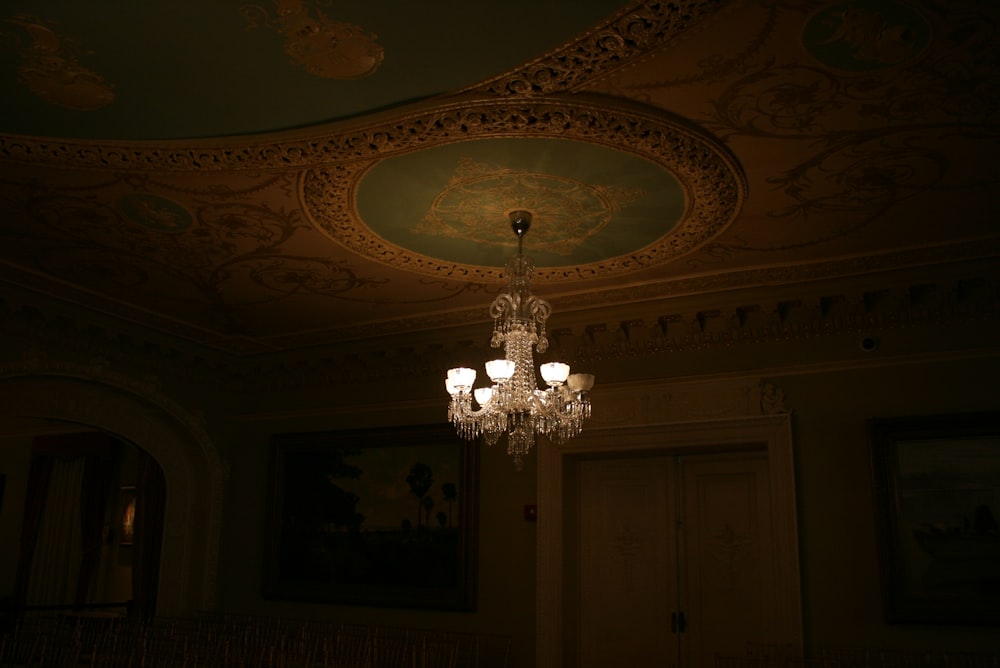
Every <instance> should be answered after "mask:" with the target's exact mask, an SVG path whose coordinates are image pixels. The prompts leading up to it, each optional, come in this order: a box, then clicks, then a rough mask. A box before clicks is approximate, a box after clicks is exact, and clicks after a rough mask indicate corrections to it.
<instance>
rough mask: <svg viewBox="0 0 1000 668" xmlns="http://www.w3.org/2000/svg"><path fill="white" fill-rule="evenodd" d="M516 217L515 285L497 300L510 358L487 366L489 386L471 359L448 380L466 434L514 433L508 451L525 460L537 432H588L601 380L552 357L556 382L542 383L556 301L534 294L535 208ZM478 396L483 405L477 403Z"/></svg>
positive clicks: (496, 320) (551, 376) (453, 418)
mask: <svg viewBox="0 0 1000 668" xmlns="http://www.w3.org/2000/svg"><path fill="white" fill-rule="evenodd" d="M509 217H510V226H511V229H513V230H514V234H515V235H517V255H516V256H515V257H512V258H511V259H510V260H508V262H507V270H506V273H507V280H508V283H507V286H508V287H507V290H508V291H507V292H505V293H502V294H500V295H498V296H497V298H496V299H494V300H493V303H492V304H491V305H490V315H491V316H493V338H492V339H491V341H490V345H491V346H492V347H494V348H499V347H501V346H503V349H504V358H503V359H495V360H493V361H491V362H487V363H486V374H487V375H488V376H489V378H490V380H491V381H492V383H493V384H492V385H491V386H489V387H479V388H475V389H473V384H474V383H475V382H476V370H475V369H470V368H467V367H457V368H454V369H449V370H448V376H447V377H446V378H445V387H446V389H447V390H448V394H450V395H451V401H450V402H449V405H448V420H449V421H450V422H452V423H453V424H454V425H455V429H456V431H458V434H459V435H460V436H461V437H462V438H465V439H467V440H473V439H475V438H478V437H479V436H483V438H484V440H485V441H486V443H487V444H489V445H494V444H496V443H497V442H498V441H499V440H500V437H501V436H502V435H503V434H506V435H507V453H508V454H510V455H511V456H513V458H514V464H515V466H517V468H521V466H522V464H523V457H524V455H526V454H527V453H528V452H529V451H530V450H531V447H532V446H533V445H534V443H535V436H536V435H537V434H544V435H545V436H547V437H548V438H550V439H552V440H553V441H555V442H557V443H562V442H564V441H566V440H568V439H570V438H572V437H574V436H576V435H577V434H579V433H580V431H581V430H582V429H583V422H584V420H586V419H587V418H589V417H590V400H589V399H588V398H587V392H589V391H590V388H592V387H593V386H594V376H593V375H591V374H587V373H574V374H570V372H569V365H568V364H563V363H562V362H548V363H546V364H542V365H541V366H540V367H539V373H540V374H541V377H542V379H543V380H544V381H545V383H546V385H548V387H546V388H545V389H544V390H542V389H539V388H538V383H537V381H536V377H535V366H534V353H533V352H532V347H534V348H535V349H536V350H537V351H538V352H539V353H544V352H545V351H546V350H547V349H548V346H549V342H548V339H547V338H546V336H545V321H546V320H548V318H549V315H551V313H552V306H551V305H550V304H549V303H548V302H547V301H545V300H544V299H539V298H538V297H536V296H535V295H533V294H531V276H532V274H533V273H534V269H535V265H534V263H533V262H532V261H531V258H528V257H525V256H524V235H525V234H526V233H527V232H528V228H529V227H531V214H530V213H529V212H527V211H512V212H511V213H510V214H509ZM473 397H475V401H476V403H477V404H478V405H479V408H478V409H475V408H473V405H472V400H473Z"/></svg>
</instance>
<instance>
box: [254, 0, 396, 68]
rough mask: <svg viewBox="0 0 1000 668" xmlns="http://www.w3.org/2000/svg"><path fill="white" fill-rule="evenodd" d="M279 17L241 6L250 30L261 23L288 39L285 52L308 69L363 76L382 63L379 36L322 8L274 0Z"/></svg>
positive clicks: (291, 1) (261, 10)
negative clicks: (333, 15)
mask: <svg viewBox="0 0 1000 668" xmlns="http://www.w3.org/2000/svg"><path fill="white" fill-rule="evenodd" d="M274 4H275V7H276V11H275V17H274V18H273V19H272V18H271V17H270V16H269V14H268V11H267V10H266V9H265V8H263V7H261V6H259V5H244V6H243V7H242V8H241V10H240V11H241V12H242V14H243V17H244V18H245V19H246V21H247V29H248V30H249V29H252V28H257V27H260V26H261V25H263V26H267V27H269V28H274V29H275V30H277V31H278V32H279V33H280V34H281V36H282V37H284V38H285V45H284V49H285V53H286V54H288V57H289V58H290V59H291V60H292V61H293V62H295V63H297V64H299V65H301V66H302V67H304V68H305V70H306V72H309V74H313V75H315V76H318V77H323V78H326V79H360V78H362V77H367V76H369V75H371V74H373V73H374V72H375V70H377V69H378V67H379V65H381V64H382V59H383V57H384V55H385V54H384V51H383V49H382V47H381V46H379V45H378V43H377V42H376V41H375V40H376V38H377V37H378V36H377V35H375V34H373V33H369V32H366V31H365V30H364V29H363V28H361V27H359V26H356V25H354V24H352V23H345V22H343V21H336V20H333V19H331V18H330V17H328V16H327V15H326V14H324V13H323V12H321V11H318V10H316V11H315V12H312V11H310V10H309V8H308V7H307V6H306V3H305V2H302V0H274Z"/></svg>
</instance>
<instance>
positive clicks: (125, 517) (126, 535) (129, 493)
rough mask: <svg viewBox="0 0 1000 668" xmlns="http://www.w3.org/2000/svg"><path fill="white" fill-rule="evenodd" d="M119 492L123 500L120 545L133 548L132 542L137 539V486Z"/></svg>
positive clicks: (121, 489) (124, 487) (123, 488)
mask: <svg viewBox="0 0 1000 668" xmlns="http://www.w3.org/2000/svg"><path fill="white" fill-rule="evenodd" d="M118 491H119V494H120V497H119V498H120V500H121V522H120V526H119V530H120V531H121V540H119V545H121V546H123V547H131V545H132V540H133V539H134V538H135V500H136V491H135V486H134V485H128V486H123V487H121V488H120V489H119V490H118Z"/></svg>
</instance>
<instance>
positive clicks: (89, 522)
mask: <svg viewBox="0 0 1000 668" xmlns="http://www.w3.org/2000/svg"><path fill="white" fill-rule="evenodd" d="M117 450H118V448H117V447H113V448H112V449H111V454H112V456H109V457H101V456H95V455H90V456H88V457H87V458H86V464H85V466H84V471H83V485H82V489H81V497H80V514H81V516H80V528H81V533H80V540H81V544H80V549H81V555H80V575H79V578H78V581H77V588H76V595H75V597H74V600H73V602H74V603H76V604H77V605H83V604H84V603H87V602H88V600H89V597H90V591H91V589H92V587H93V585H94V581H95V579H96V577H97V570H98V567H99V566H100V563H101V552H102V550H103V549H104V523H105V519H104V518H105V514H106V512H107V508H108V498H109V497H110V495H111V485H112V483H113V482H114V473H115V460H116V459H117Z"/></svg>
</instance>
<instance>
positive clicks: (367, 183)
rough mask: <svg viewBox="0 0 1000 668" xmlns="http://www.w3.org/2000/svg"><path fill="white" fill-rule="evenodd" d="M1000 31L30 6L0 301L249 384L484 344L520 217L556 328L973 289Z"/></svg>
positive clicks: (999, 81)
mask: <svg viewBox="0 0 1000 668" xmlns="http://www.w3.org/2000/svg"><path fill="white" fill-rule="evenodd" d="M132 5H134V6H132ZM998 19H1000V10H998V9H997V7H996V6H995V5H994V3H988V2H974V1H969V2H963V1H961V0H959V1H956V2H948V3H937V2H934V1H931V0H927V1H917V0H900V1H898V2H889V1H884V0H858V1H853V2H808V1H797V0H787V1H778V0H775V1H768V0H748V1H745V2H721V1H720V2H712V1H709V0H682V1H680V2H675V3H660V2H634V3H628V4H623V3H621V2H599V1H596V0H592V1H589V2H580V1H579V0H574V1H573V2H569V1H565V2H564V1H562V0H550V1H548V2H545V3H534V2H527V1H524V2H508V3H505V4H504V6H503V8H502V9H500V8H495V7H492V6H486V5H478V4H475V3H467V2H462V3H458V2H441V3H432V5H431V6H427V5H426V4H425V5H421V4H419V3H404V2H394V3H388V4H386V3H371V2H367V3H364V2H353V1H351V2H336V3H334V2H327V1H324V0H297V1H296V0H273V1H272V0H262V1H261V2H257V3H253V2H241V1H237V0H218V1H217V2H212V3H208V4H207V5H206V6H205V7H199V9H198V11H197V12H194V11H185V10H182V9H178V6H177V3H170V2H161V1H152V0H151V1H149V2H144V3H132V4H131V5H129V6H128V7H119V8H118V11H117V12H116V13H114V14H111V13H110V12H107V11H96V10H95V9H94V8H93V6H88V5H86V3H83V4H81V3H78V2H70V1H68V0H67V1H59V2H57V1H53V2H49V3H45V4H44V5H42V6H39V5H38V3H34V2H28V1H27V0H13V1H11V2H7V3H4V7H3V9H2V10H0V88H2V91H3V100H4V104H3V112H2V113H0V207H2V208H0V211H2V217H0V288H2V292H3V293H5V294H6V293H10V294H14V293H17V294H18V298H19V299H22V300H23V299H30V298H31V295H38V296H39V297H40V298H42V297H44V298H46V299H50V300H51V299H59V300H65V301H66V302H67V303H73V304H75V305H77V308H83V309H86V310H89V311H91V312H95V313H100V314H102V315H103V316H109V317H114V318H120V319H123V320H125V321H129V322H135V323H142V324H143V325H144V326H148V327H152V328H154V329H157V330H159V331H161V332H163V333H164V334H165V335H169V336H171V337H177V339H178V340H183V341H186V342H188V343H190V344H199V345H202V346H207V347H210V348H212V349H214V350H216V351H218V352H220V353H232V354H235V355H253V354H256V353H263V352H274V351H282V350H289V349H292V348H300V347H302V346H309V345H317V344H329V343H336V342H340V341H346V340H353V339H358V338H360V337H371V336H377V335H393V334H401V333H404V332H408V331H413V330H414V329H416V328H420V327H444V326H448V325H456V324H462V323H468V322H475V321H477V320H483V321H485V320H488V313H487V308H486V307H487V305H488V303H489V301H490V299H491V298H492V295H493V294H494V293H496V292H497V291H499V290H501V289H502V288H503V287H504V280H503V276H502V272H503V265H504V262H505V260H506V258H507V257H509V256H510V255H511V254H513V252H514V250H515V248H516V240H515V238H514V236H513V234H512V233H511V231H510V229H509V227H508V223H507V217H506V213H507V212H508V211H510V210H513V209H527V210H529V211H531V212H532V213H533V214H534V224H533V226H532V229H531V231H530V232H529V234H528V236H527V238H526V241H525V245H526V249H527V252H528V254H529V255H531V256H532V257H534V259H535V261H536V263H537V264H538V272H537V275H536V281H535V291H536V292H537V293H539V294H540V295H541V296H543V297H545V298H547V299H549V300H550V301H552V302H553V304H554V306H555V308H556V315H555V318H554V319H558V316H559V308H560V305H563V306H565V307H567V308H574V309H578V310H579V309H584V308H597V309H600V308H603V307H607V306H610V305H614V304H617V303H620V302H621V300H622V294H623V291H629V295H630V298H631V299H663V298H665V297H670V296H672V295H683V294H688V293H690V292H692V291H710V290H711V291H724V290H730V289H735V288H741V287H749V286H759V285H768V284H772V283H775V282H802V281H817V280H826V279H836V278H838V277H842V276H848V275H856V274H860V273H864V272H867V271H883V270H890V269H894V268H903V267H922V266H931V265H934V264H936V263H941V262H962V261H966V260H983V259H988V258H991V257H994V256H995V255H996V251H997V247H998V224H997V221H998V220H1000V215H998V214H1000V205H998V203H997V190H998V177H1000V171H998V169H997V166H996V165H997V163H996V159H995V156H996V155H997V153H998V148H1000V142H998V135H1000V133H998V123H997V120H998V119H997V115H998V110H1000V99H998V98H1000V95H998V93H1000V77H998V63H1000V47H998V44H1000V40H998V35H997V20H998ZM485 336H486V332H485V330H484V337H485Z"/></svg>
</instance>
